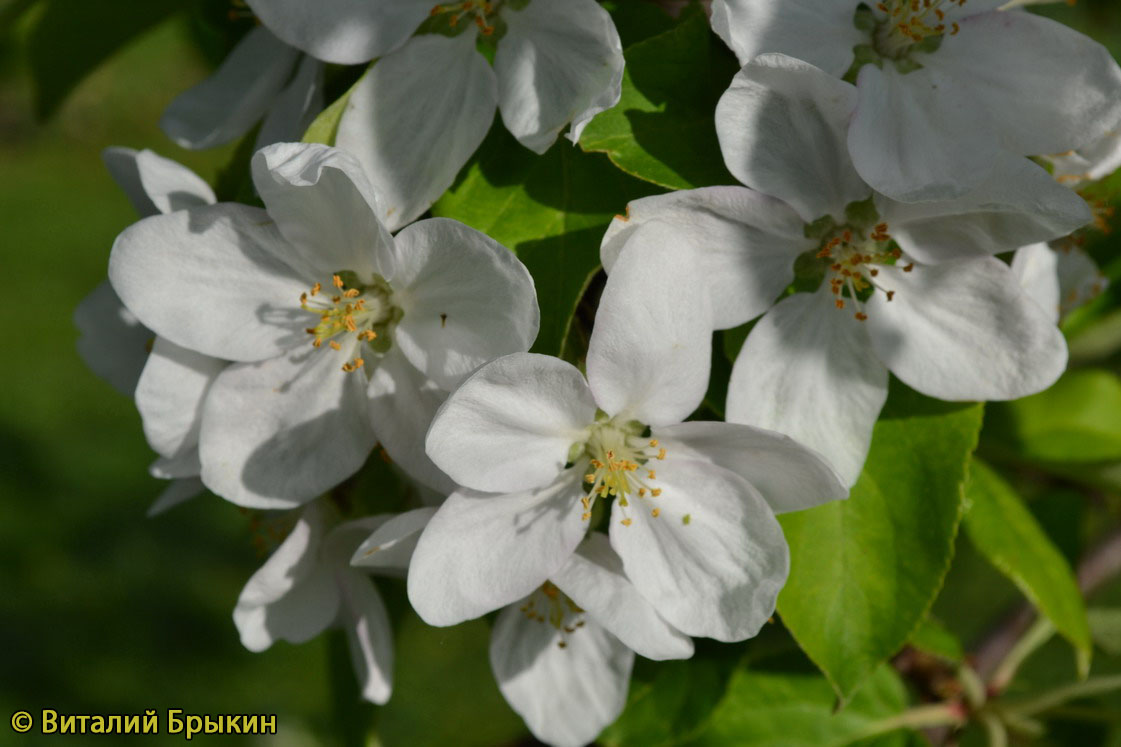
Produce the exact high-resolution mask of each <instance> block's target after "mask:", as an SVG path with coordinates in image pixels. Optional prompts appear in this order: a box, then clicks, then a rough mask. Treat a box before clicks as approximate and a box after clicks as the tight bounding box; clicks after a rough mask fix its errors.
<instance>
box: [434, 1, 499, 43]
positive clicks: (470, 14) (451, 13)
mask: <svg viewBox="0 0 1121 747" xmlns="http://www.w3.org/2000/svg"><path fill="white" fill-rule="evenodd" d="M497 5H498V3H497V2H495V1H494V0H463V1H462V2H458V3H443V4H441V5H437V6H436V7H434V8H432V10H431V11H430V12H429V15H430V16H432V17H433V18H435V17H436V16H440V15H445V14H446V15H447V16H448V25H450V26H451V27H452V28H456V27H457V26H459V23H460V21H462V20H463V19H464V18H472V19H474V23H475V25H476V26H478V27H479V33H481V34H482V35H483V36H490V35H491V34H493V33H494V25H493V24H492V23H491V22H490V16H491V15H493V14H494V11H495V10H496V6H497Z"/></svg>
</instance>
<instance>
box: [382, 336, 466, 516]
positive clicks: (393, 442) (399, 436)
mask: <svg viewBox="0 0 1121 747" xmlns="http://www.w3.org/2000/svg"><path fill="white" fill-rule="evenodd" d="M366 396H367V397H368V406H369V412H370V425H371V427H373V429H374V434H375V435H376V436H377V438H378V441H379V442H381V445H382V448H384V449H385V451H386V453H387V454H388V455H389V458H390V459H392V460H393V462H394V463H395V464H396V465H397V466H399V467H400V468H401V469H403V470H404V471H405V473H406V474H408V475H409V477H411V478H413V479H414V480H417V481H418V482H420V483H423V484H424V485H425V486H427V487H429V488H431V489H432V490H435V491H436V492H437V493H439V494H440V496H441V497H443V496H445V495H447V494H448V493H450V492H452V491H453V490H455V483H454V482H452V480H451V478H449V477H448V476H447V475H445V474H444V473H443V472H442V471H441V470H440V468H439V467H437V466H436V465H435V464H433V463H432V460H431V459H429V458H428V454H426V453H425V451H424V438H425V435H426V434H427V433H428V427H429V426H430V425H431V424H432V418H434V417H436V412H437V411H438V410H439V409H440V405H442V404H444V401H445V400H446V399H447V397H448V393H447V392H445V391H444V390H443V389H441V388H440V387H439V386H437V384H436V383H435V382H434V381H431V380H430V379H428V378H426V377H425V376H424V374H422V373H421V372H420V371H418V370H417V369H416V368H415V367H414V366H413V364H411V363H409V362H408V361H407V360H406V359H405V356H404V355H402V354H401V351H400V349H399V348H398V347H396V346H394V347H393V348H391V349H390V351H389V352H388V353H386V354H385V355H384V356H382V357H381V358H380V359H379V360H378V361H377V362H376V363H375V364H374V367H373V371H372V372H371V373H370V384H369V386H368V387H367V389H366Z"/></svg>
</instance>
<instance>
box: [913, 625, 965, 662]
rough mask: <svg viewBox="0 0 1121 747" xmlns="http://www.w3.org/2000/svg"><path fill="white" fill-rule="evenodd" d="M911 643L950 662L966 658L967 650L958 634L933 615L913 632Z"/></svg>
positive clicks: (920, 649) (926, 652)
mask: <svg viewBox="0 0 1121 747" xmlns="http://www.w3.org/2000/svg"><path fill="white" fill-rule="evenodd" d="M909 643H910V644H911V645H912V646H914V647H915V648H917V649H918V650H919V651H922V652H923V653H925V654H930V655H931V656H937V657H938V658H940V659H945V660H946V661H950V662H955V663H957V662H960V661H961V660H962V659H964V658H965V650H964V649H963V648H962V645H961V641H959V640H958V638H957V636H955V635H954V634H953V633H951V632H950V631H949V630H947V629H946V628H945V626H943V625H942V623H940V622H938V620H936V619H935V618H933V617H930V616H927V618H926V619H925V620H923V621H922V624H921V625H919V627H918V629H917V630H915V632H914V633H912V634H911V640H910V641H909Z"/></svg>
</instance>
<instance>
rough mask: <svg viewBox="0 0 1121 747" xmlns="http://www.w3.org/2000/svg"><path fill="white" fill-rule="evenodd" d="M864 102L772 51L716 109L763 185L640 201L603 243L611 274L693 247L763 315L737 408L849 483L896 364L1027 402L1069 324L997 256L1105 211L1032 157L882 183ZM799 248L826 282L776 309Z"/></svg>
mask: <svg viewBox="0 0 1121 747" xmlns="http://www.w3.org/2000/svg"><path fill="white" fill-rule="evenodd" d="M855 99H856V92H855V90H854V89H853V87H852V86H851V85H849V84H847V83H844V82H843V81H840V80H837V79H835V78H832V77H830V76H828V75H827V74H825V73H824V72H822V71H821V70H818V69H817V68H814V67H813V66H812V65H809V64H808V63H804V62H801V61H798V60H794V59H791V58H789V57H785V56H783V55H763V56H761V57H760V58H759V59H757V60H756V61H755V62H753V63H751V64H749V65H747V66H745V67H744V69H743V70H742V71H741V72H740V73H738V74H737V76H736V78H735V80H734V81H733V84H732V87H731V88H730V89H729V90H728V92H727V93H726V94H725V95H724V97H723V98H722V100H721V102H720V104H719V106H718V109H717V130H718V133H719V135H720V140H721V147H722V150H723V152H724V157H725V162H726V164H727V165H728V168H729V170H730V171H731V172H732V173H733V174H734V175H735V176H736V177H737V178H738V179H739V180H740V181H741V182H743V183H744V184H747V185H748V186H750V187H753V188H754V189H747V188H743V187H712V188H705V189H698V190H693V191H687V192H677V193H673V194H670V195H665V196H657V197H650V198H644V199H642V200H638V201H636V202H633V203H631V205H630V206H629V210H628V217H626V218H620V219H617V220H616V221H615V222H614V223H613V224H612V226H611V227H610V228H609V230H608V232H607V235H606V236H605V238H604V242H603V246H602V248H601V253H602V256H603V262H604V266H605V267H606V268H607V270H608V272H609V273H610V274H611V275H612V276H613V275H614V274H615V273H618V272H629V271H630V269H629V265H630V264H632V263H633V262H635V261H640V260H641V258H642V257H643V256H644V255H643V253H642V252H641V251H639V252H637V253H636V252H631V248H632V245H633V246H634V248H636V249H647V250H651V251H654V250H658V251H661V252H663V253H664V252H665V251H667V250H669V248H670V247H671V246H672V247H673V249H674V250H676V251H678V252H680V253H681V254H683V255H686V256H688V257H690V258H691V262H692V265H693V267H695V268H696V271H697V272H699V273H700V274H701V275H702V277H704V278H705V279H706V283H707V284H706V288H707V293H708V294H709V296H710V297H711V303H712V307H713V309H714V310H715V313H714V316H713V328H715V329H727V328H731V327H736V326H738V325H741V324H743V323H745V322H747V321H750V320H751V319H753V318H755V317H757V316H759V315H760V314H763V313H764V312H766V314H765V315H764V316H763V318H762V319H761V320H760V321H759V322H758V323H757V324H756V325H755V327H754V328H753V329H752V331H751V333H750V334H749V336H748V338H747V342H746V343H745V345H744V346H743V349H742V350H741V351H740V354H739V357H738V359H737V361H736V364H735V367H734V369H733V372H732V378H731V381H730V383H729V387H728V402H727V410H726V413H725V414H726V417H727V419H728V420H729V421H732V422H739V423H749V424H752V425H756V426H759V427H763V428H772V429H774V430H777V431H780V432H782V433H786V434H788V435H790V436H792V437H793V438H795V439H796V440H798V441H800V442H802V443H805V444H807V445H808V446H810V447H812V448H814V449H817V450H818V451H820V452H821V453H823V454H824V455H825V456H826V457H827V458H828V459H829V460H830V461H831V463H832V464H833V466H834V467H835V468H836V469H837V471H838V472H839V473H840V474H841V476H842V477H843V478H844V479H845V480H846V481H847V483H848V484H852V483H853V482H855V480H856V478H857V477H858V476H859V474H860V471H861V467H862V465H863V463H864V459H865V457H866V455H867V451H868V446H869V444H870V441H871V434H872V426H873V424H874V423H875V421H876V418H877V415H878V413H879V411H880V409H881V407H882V405H883V403H884V401H885V399H886V397H887V385H888V371H889V370H890V371H891V372H892V373H894V374H895V375H896V376H898V377H899V378H900V379H902V380H903V381H904V382H905V383H906V384H908V385H909V386H911V387H913V388H915V389H917V390H919V391H921V392H923V393H925V394H929V395H931V396H935V397H939V398H941V399H947V400H974V399H1012V398H1016V397H1021V396H1025V395H1027V394H1031V393H1033V392H1036V391H1039V390H1041V389H1044V388H1046V387H1047V386H1049V385H1050V384H1051V383H1052V382H1053V381H1054V380H1055V379H1056V378H1057V377H1058V376H1059V374H1060V373H1061V372H1062V370H1063V368H1064V367H1065V364H1066V345H1065V342H1064V341H1063V338H1062V335H1061V334H1060V333H1059V331H1058V329H1057V328H1056V327H1055V325H1054V323H1053V322H1052V321H1051V320H1050V319H1049V318H1048V317H1047V315H1046V314H1042V313H1040V309H1039V308H1037V307H1036V305H1035V304H1034V303H1033V302H1032V301H1031V300H1030V299H1029V298H1028V297H1027V296H1026V295H1025V294H1024V293H1023V292H1022V290H1021V289H1020V287H1019V284H1018V282H1017V280H1016V277H1015V276H1014V274H1013V273H1012V271H1011V270H1010V269H1009V268H1008V267H1007V266H1006V265H1005V264H1004V263H1002V262H1000V261H998V260H996V259H994V258H992V257H990V256H987V255H990V254H994V253H996V252H1000V251H1010V250H1012V249H1015V248H1017V247H1018V246H1020V245H1022V244H1023V243H1025V242H1024V239H1025V237H1026V236H1029V235H1034V236H1036V239H1035V240H1036V241H1039V240H1047V239H1051V238H1055V237H1058V236H1062V235H1064V234H1066V233H1068V232H1069V231H1071V230H1073V229H1074V228H1076V227H1077V226H1079V225H1081V224H1082V223H1085V222H1087V221H1088V220H1089V219H1090V211H1089V208H1088V207H1087V206H1086V204H1085V202H1084V201H1083V200H1082V199H1081V198H1080V197H1078V196H1077V195H1076V194H1074V193H1073V192H1071V191H1070V190H1068V189H1066V188H1064V187H1062V186H1061V185H1059V184H1057V183H1056V182H1055V181H1054V180H1053V179H1052V178H1051V177H1050V176H1049V175H1048V174H1047V173H1046V172H1045V171H1044V170H1043V169H1041V168H1039V167H1037V166H1035V165H1034V164H1032V163H1031V162H1030V161H1028V160H1027V159H1023V158H1019V157H1007V158H1004V159H1002V160H1001V161H1000V162H999V163H998V167H997V175H996V177H995V178H993V179H990V180H989V181H988V182H986V183H984V184H982V185H981V186H980V187H979V188H978V189H977V190H975V191H974V192H973V193H971V194H969V195H966V196H965V197H962V198H959V199H956V200H952V201H947V202H941V203H923V204H906V203H899V202H896V201H893V200H889V199H886V198H884V197H883V196H882V195H874V194H873V192H872V189H871V188H870V187H869V186H868V185H867V184H865V183H864V182H863V180H861V178H860V176H859V175H858V174H857V172H856V170H855V168H854V167H853V164H852V162H851V160H850V159H849V157H848V153H847V151H846V149H845V147H844V143H845V126H846V123H847V121H848V117H849V116H850V115H851V113H852V111H853V107H854V106H855V105H856V101H855ZM755 189H759V190H765V191H766V192H767V194H761V193H760V192H757V191H755ZM777 198H781V199H777ZM889 232H890V233H889ZM893 242H895V243H893ZM628 254H629V257H630V258H629V259H626V257H627V256H628ZM800 256H801V257H802V258H803V262H804V267H805V271H804V273H803V276H804V282H807V281H809V282H812V281H810V280H809V278H812V277H813V273H814V272H815V271H816V272H817V273H820V274H819V275H818V278H817V279H818V280H819V281H820V286H819V289H818V290H817V292H814V293H795V294H793V295H790V296H788V297H785V298H782V299H781V300H780V301H779V302H778V303H777V304H775V299H776V298H779V297H780V296H781V295H782V293H783V291H784V289H786V288H787V287H788V286H789V285H790V284H791V282H793V281H794V280H795V277H796V275H795V260H796V258H799V257H800ZM810 287H812V286H810ZM807 289H808V288H807ZM628 302H629V303H634V302H635V299H634V298H632V299H630V300H629V301H628ZM772 305H773V308H772ZM768 309H769V311H768ZM706 360H707V359H706Z"/></svg>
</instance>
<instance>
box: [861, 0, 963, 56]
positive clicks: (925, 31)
mask: <svg viewBox="0 0 1121 747" xmlns="http://www.w3.org/2000/svg"><path fill="white" fill-rule="evenodd" d="M965 2H966V0H881V2H878V3H876V8H877V9H878V10H880V11H881V12H882V13H884V14H885V15H886V16H887V18H886V19H885V20H884V21H883V23H882V25H881V26H880V30H879V32H878V33H877V39H876V41H877V42H878V45H877V46H878V47H879V49H880V52H881V53H883V54H885V55H887V56H895V55H898V54H901V53H903V52H904V51H905V50H906V49H907V48H908V47H910V46H911V45H913V44H918V43H919V42H921V41H923V40H925V39H927V38H929V37H932V36H942V35H943V34H946V33H949V35H950V36H954V35H956V34H957V33H958V32H959V31H960V30H961V27H960V26H959V25H958V24H957V22H956V21H950V23H949V25H947V23H946V12H945V11H944V10H943V9H942V7H941V6H943V5H949V6H956V7H959V8H960V7H961V6H963V5H965Z"/></svg>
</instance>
